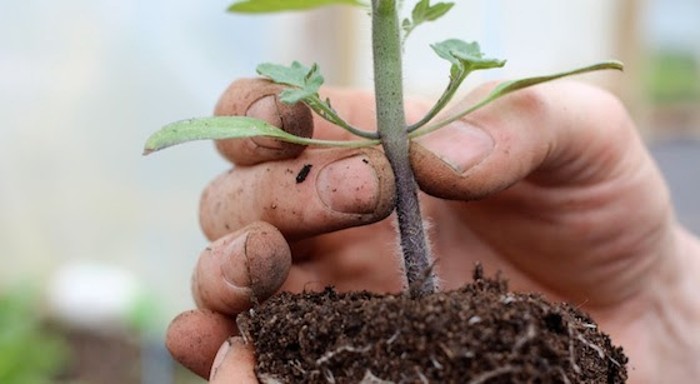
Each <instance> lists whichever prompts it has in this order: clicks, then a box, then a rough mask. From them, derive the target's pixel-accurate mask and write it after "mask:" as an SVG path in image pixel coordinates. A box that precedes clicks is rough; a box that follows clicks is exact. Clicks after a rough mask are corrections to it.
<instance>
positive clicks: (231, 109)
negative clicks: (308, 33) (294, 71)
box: [214, 78, 314, 165]
mask: <svg viewBox="0 0 700 384" xmlns="http://www.w3.org/2000/svg"><path fill="white" fill-rule="evenodd" d="M283 89H284V86H282V85H279V84H275V83H272V82H271V81H269V80H266V79H262V78H254V79H240V80H236V81H235V82H233V83H232V84H231V85H230V86H229V87H228V89H226V91H225V92H224V94H223V95H222V96H221V98H220V99H219V102H218V103H217V105H216V108H215V109H214V114H215V115H217V116H248V117H254V118H258V119H261V120H264V121H265V122H267V123H269V124H271V125H274V126H276V127H278V128H281V129H283V130H284V131H286V132H288V133H291V134H293V135H295V136H300V137H312V136H313V132H314V124H313V116H312V113H311V110H310V109H309V107H307V106H306V105H304V104H303V103H296V104H292V105H289V104H285V103H283V102H281V101H280V100H279V97H278V95H279V93H280V92H281V91H282V90H283ZM216 148H217V149H218V150H219V152H220V153H221V154H222V155H223V156H224V157H225V158H227V159H228V160H230V161H232V162H234V163H235V164H240V165H252V164H257V163H261V162H264V161H271V160H281V159H289V158H294V157H296V156H298V155H299V154H300V153H301V152H302V151H303V150H304V148H305V146H303V145H299V144H292V143H287V142H283V141H280V140H276V139H272V138H267V137H253V138H246V139H226V140H218V141H216Z"/></svg>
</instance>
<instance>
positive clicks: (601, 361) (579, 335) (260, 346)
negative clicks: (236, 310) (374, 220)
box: [239, 268, 627, 384]
mask: <svg viewBox="0 0 700 384" xmlns="http://www.w3.org/2000/svg"><path fill="white" fill-rule="evenodd" d="M239 323H240V324H239V326H240V327H241V328H242V329H243V330H244V335H245V336H246V338H248V339H251V340H252V342H253V343H254V346H255V352H256V358H257V367H256V373H257V375H258V377H259V379H260V381H261V382H262V383H265V384H270V383H338V384H340V383H365V384H369V383H470V384H487V383H488V384H496V383H564V384H568V383H624V382H625V380H626V378H627V371H626V368H625V364H626V362H627V358H626V357H625V355H624V354H623V353H622V348H620V347H614V346H613V345H612V344H611V341H610V338H609V337H608V336H607V335H605V334H603V333H601V332H600V331H599V330H598V329H597V326H596V325H595V323H594V322H593V320H592V319H591V318H590V317H588V316H587V315H585V314H584V313H582V312H581V311H579V310H577V309H576V308H574V307H572V306H570V305H567V304H552V303H549V302H547V301H545V300H544V299H543V298H542V297H541V296H540V295H537V294H520V293H513V292H508V289H507V283H506V282H505V281H504V280H502V279H500V278H496V279H488V278H484V276H483V272H482V271H481V269H480V268H477V270H476V271H475V273H474V282H473V283H471V284H468V285H467V286H465V287H463V288H462V289H460V290H456V291H452V292H443V293H437V294H434V295H429V296H427V297H424V298H421V299H417V300H414V299H410V298H408V297H406V296H402V295H383V296H382V295H376V294H372V293H368V292H351V293H337V292H335V291H334V290H332V289H330V288H329V289H326V290H325V291H324V292H321V293H303V294H297V295H292V294H286V293H285V294H282V295H278V296H275V297H273V298H272V299H270V300H268V301H266V302H265V303H263V304H260V305H259V306H257V307H255V308H254V309H253V310H251V311H250V314H249V315H248V316H245V317H241V318H240V319H239Z"/></svg>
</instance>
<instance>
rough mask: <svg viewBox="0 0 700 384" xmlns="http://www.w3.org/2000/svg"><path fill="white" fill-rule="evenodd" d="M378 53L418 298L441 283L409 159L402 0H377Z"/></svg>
mask: <svg viewBox="0 0 700 384" xmlns="http://www.w3.org/2000/svg"><path fill="white" fill-rule="evenodd" d="M372 51H373V55H374V87H375V91H374V92H375V96H376V109H377V128H378V131H379V136H380V140H381V142H382V147H383V148H384V153H385V155H386V157H387V159H388V160H389V163H390V164H391V167H392V169H393V171H394V178H395V180H396V199H397V200H396V213H397V217H398V224H399V235H400V242H401V250H402V252H403V257H404V268H405V273H406V278H407V282H408V291H409V294H410V295H411V297H413V298H417V297H420V296H424V295H427V294H430V293H433V292H435V290H436V284H435V276H434V274H433V272H432V265H431V257H430V250H429V248H428V241H427V238H426V235H425V230H424V228H423V219H422V216H421V213H420V206H419V203H418V186H417V184H416V181H415V179H414V176H413V170H412V169H411V163H410V161H409V141H408V133H407V126H406V117H405V113H404V103H403V83H402V81H403V79H402V66H401V35H400V30H399V18H398V8H397V4H396V0H372Z"/></svg>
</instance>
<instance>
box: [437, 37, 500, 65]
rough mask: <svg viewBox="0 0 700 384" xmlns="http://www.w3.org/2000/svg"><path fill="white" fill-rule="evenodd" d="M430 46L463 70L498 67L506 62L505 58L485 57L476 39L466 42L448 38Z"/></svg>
mask: <svg viewBox="0 0 700 384" xmlns="http://www.w3.org/2000/svg"><path fill="white" fill-rule="evenodd" d="M430 47H431V48H433V50H434V51H435V53H437V54H438V56H440V57H442V58H443V59H445V60H447V61H449V62H450V63H452V64H453V65H455V66H457V67H458V68H459V69H461V70H465V71H474V70H477V69H489V68H500V67H502V66H504V65H505V64H506V61H505V60H498V59H493V58H485V57H484V53H483V52H481V48H480V47H479V43H477V42H476V41H474V42H471V43H467V42H465V41H463V40H459V39H449V40H445V41H442V42H439V43H435V44H432V45H431V46H430Z"/></svg>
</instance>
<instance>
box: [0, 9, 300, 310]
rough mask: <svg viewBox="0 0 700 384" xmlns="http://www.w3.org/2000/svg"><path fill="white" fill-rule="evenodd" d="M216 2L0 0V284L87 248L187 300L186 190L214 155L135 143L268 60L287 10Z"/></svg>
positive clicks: (82, 254)
mask: <svg viewBox="0 0 700 384" xmlns="http://www.w3.org/2000/svg"><path fill="white" fill-rule="evenodd" d="M226 5H227V3H226V2H223V1H205V2H194V1H135V0H132V1H129V0H126V1H122V0H120V1H115V0H107V1H89V0H70V1H61V2H55V1H46V0H33V1H26V2H22V1H2V2H0V108H1V109H0V114H1V117H0V119H1V121H2V128H0V258H2V265H3V266H2V268H0V287H2V286H7V285H12V284H13V283H16V282H17V281H24V280H33V281H34V280H38V281H45V280H46V279H48V278H50V276H51V273H52V270H53V268H55V267H57V266H59V265H61V264H62V263H64V262H66V261H69V260H91V261H95V260H101V261H104V262H106V263H109V264H115V265H117V266H122V267H124V268H126V269H128V270H131V271H133V272H134V273H135V274H136V275H137V276H138V277H139V278H140V280H141V281H142V282H143V284H144V285H145V286H146V287H147V288H148V289H149V290H151V291H152V292H153V293H154V295H156V296H157V297H159V300H158V302H159V303H161V304H162V306H163V307H164V308H163V310H164V311H165V312H167V313H168V315H169V314H172V313H173V312H174V311H175V310H177V309H182V308H184V307H185V306H187V305H188V303H189V302H190V295H189V286H188V281H189V274H190V271H191V269H192V267H193V264H194V261H195V259H196V256H197V254H198V253H199V252H200V251H201V250H202V249H203V248H204V247H205V246H206V244H207V242H206V240H205V239H204V237H203V236H202V235H201V232H200V230H199V226H198V218H197V203H198V199H199V194H200V192H201V190H202V189H203V187H204V186H205V185H206V184H207V182H208V181H210V180H211V179H212V178H213V177H214V176H215V175H216V174H217V173H219V172H222V171H224V170H226V169H227V167H228V164H227V163H226V162H224V161H223V160H221V159H220V158H219V156H218V155H217V154H216V153H215V151H213V150H212V149H211V147H212V146H211V143H206V142H202V143H194V144H190V145H187V146H182V147H181V148H179V149H178V150H171V151H166V152H163V153H159V154H157V155H152V156H149V157H147V158H144V157H142V156H141V150H142V147H143V142H144V141H145V139H146V137H147V136H148V135H149V134H150V133H152V132H153V131H155V130H156V129H158V128H159V127H160V126H162V125H163V124H166V123H168V122H171V121H174V120H178V119H184V118H188V117H194V116H205V115H209V114H211V111H212V108H213V106H214V104H215V102H216V100H217V98H218V96H219V94H220V93H221V92H222V91H223V89H225V87H226V86H227V85H228V83H229V82H230V81H231V80H233V79H235V78H238V77H241V76H251V75H252V74H254V68H255V65H256V64H257V63H259V62H261V61H265V60H270V61H275V60H280V59H281V57H280V52H284V50H283V49H278V48H277V44H279V42H280V38H279V37H276V36H274V35H276V34H278V33H279V28H283V26H284V25H285V23H287V24H289V23H290V20H291V23H294V22H295V21H294V20H295V19H298V16H295V15H290V16H273V17H266V18H255V17H241V16H235V15H230V14H226V13H225V12H224V11H223V10H224V9H225V7H226ZM164 317H167V316H164Z"/></svg>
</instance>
